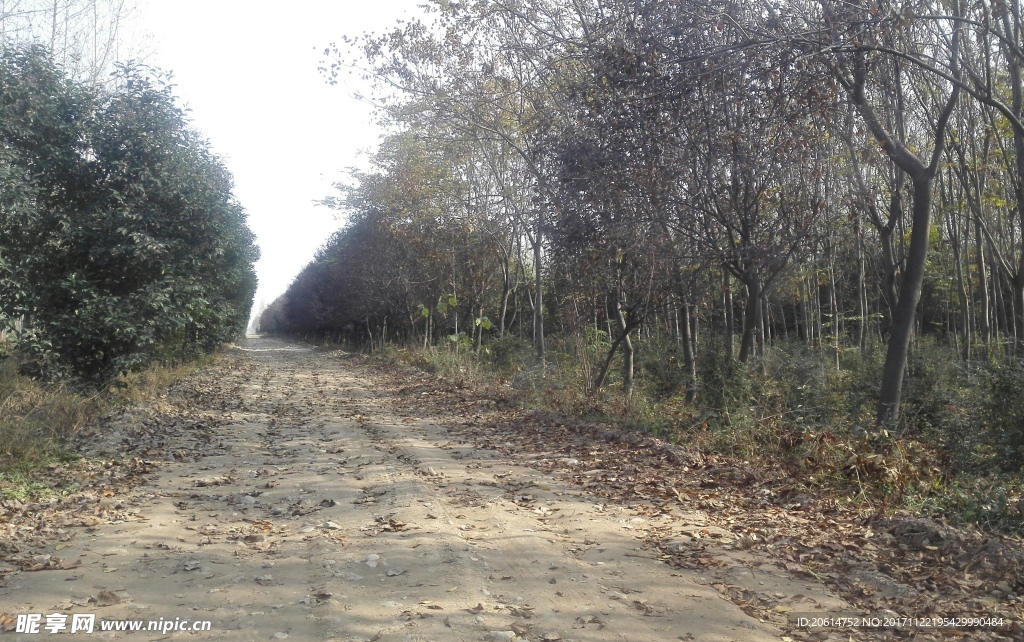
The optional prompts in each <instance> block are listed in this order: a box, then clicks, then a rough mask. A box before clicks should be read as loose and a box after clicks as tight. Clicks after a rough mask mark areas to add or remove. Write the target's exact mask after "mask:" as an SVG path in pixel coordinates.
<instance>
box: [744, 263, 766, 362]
mask: <svg viewBox="0 0 1024 642" xmlns="http://www.w3.org/2000/svg"><path fill="white" fill-rule="evenodd" d="M742 280H743V284H744V285H746V286H747V302H746V306H745V308H746V309H745V311H744V315H743V340H742V343H741V344H740V363H746V362H747V359H749V358H750V355H752V354H753V353H754V349H755V348H756V345H755V344H756V341H757V328H758V326H759V325H760V319H761V279H760V277H759V276H758V274H757V271H756V270H754V271H750V272H746V273H745V274H744V275H743V279H742Z"/></svg>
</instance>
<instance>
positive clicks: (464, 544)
mask: <svg viewBox="0 0 1024 642" xmlns="http://www.w3.org/2000/svg"><path fill="white" fill-rule="evenodd" d="M202 377H205V379H204V382H205V383H203V385H204V386H206V388H207V392H205V393H203V394H200V395H198V396H196V397H195V398H194V399H192V400H191V404H192V407H191V408H190V409H189V411H188V412H190V413H194V414H195V415H197V416H200V417H202V418H203V421H202V422H200V423H201V424H202V428H203V430H204V431H205V432H204V433H203V439H198V440H197V439H196V438H195V435H194V434H192V435H189V434H178V435H177V436H174V435H170V436H169V437H168V438H167V442H166V443H165V444H164V445H163V447H164V448H165V449H166V452H167V453H169V455H168V458H170V459H173V460H174V461H171V462H167V463H165V464H164V465H162V466H160V467H158V469H157V470H156V472H155V473H154V474H152V475H151V476H150V477H149V479H148V480H147V483H146V484H144V485H141V486H138V487H136V488H134V489H133V490H132V491H131V493H130V495H129V496H127V497H114V498H109V499H105V500H103V501H107V502H115V501H116V502H118V506H123V507H127V512H128V513H130V514H131V515H132V516H131V517H128V518H124V519H113V520H106V523H100V524H97V525H95V526H93V527H91V528H89V529H88V530H87V531H86V532H80V533H79V534H78V535H76V536H75V537H73V538H72V539H70V541H69V542H67V543H66V544H65V545H64V548H62V550H61V551H60V553H59V555H60V556H61V557H62V558H66V559H81V561H82V564H81V566H79V567H77V568H72V569H69V570H53V571H46V572H35V573H20V574H17V575H14V576H12V577H10V578H9V581H8V582H7V584H6V585H5V586H3V587H2V588H0V600H2V601H3V602H4V603H5V604H7V605H11V604H17V606H18V609H19V612H37V613H46V614H48V613H52V612H54V611H56V612H60V613H67V614H71V613H89V612H94V613H96V614H97V616H98V617H99V618H101V619H106V620H115V619H132V620H136V619H137V620H147V621H148V620H158V619H160V618H163V619H164V620H174V619H175V618H182V619H188V620H190V621H192V620H208V621H209V622H210V623H211V630H210V631H208V632H203V633H193V632H186V631H179V632H174V631H171V632H169V633H168V634H167V635H166V636H163V635H157V634H155V633H149V634H144V635H149V636H150V639H165V638H169V639H176V638H189V639H214V640H268V639H298V640H338V641H346V642H348V641H357V640H358V641H360V642H363V641H367V640H374V641H378V640H379V641H390V640H396V641H397V640H403V641H406V640H408V641H413V640H435V641H438V642H443V641H449V640H511V639H514V638H516V639H520V640H546V641H553V640H580V641H583V640H593V641H605V640H608V641H612V640H616V641H620V640H636V641H655V642H656V641H662V640H707V641H728V640H743V641H750V642H759V641H762V640H778V639H779V635H780V633H779V632H778V630H777V629H774V628H772V627H771V626H769V625H767V624H764V623H761V622H758V621H756V620H754V619H753V618H751V617H750V616H748V615H746V614H745V613H743V612H742V611H741V610H740V609H739V608H738V607H737V606H736V605H734V604H732V603H731V602H729V601H727V600H725V599H723V597H722V596H721V595H720V593H719V592H718V591H716V590H715V589H714V588H712V587H711V586H710V584H712V583H713V580H711V579H709V578H707V577H704V576H701V575H700V574H698V573H696V572H688V571H681V570H678V569H675V570H674V569H672V568H669V567H668V566H666V565H664V564H662V563H660V562H659V561H658V560H657V559H654V556H653V555H651V554H650V553H648V552H646V551H645V550H643V549H642V548H641V545H640V541H639V539H638V538H637V536H636V534H635V531H636V529H637V528H639V527H640V526H641V525H642V524H640V523H641V522H643V518H640V517H636V516H635V515H634V513H632V512H631V511H630V510H629V509H628V508H626V507H622V506H614V505H611V504H604V503H601V501H599V500H597V499H595V498H593V497H588V496H587V495H586V494H584V493H582V492H581V491H580V490H579V489H576V488H573V487H571V486H568V485H566V484H565V483H563V482H561V481H558V480H556V479H554V478H552V477H550V476H547V475H545V474H544V473H542V472H539V471H537V470H535V469H532V468H530V467H528V466H526V465H524V462H519V461H515V460H513V459H511V458H509V457H507V456H504V455H500V454H499V453H497V452H494V451H487V450H479V449H475V448H473V447H472V446H471V445H469V442H467V441H466V440H464V439H462V438H461V437H460V433H461V431H462V430H463V429H464V426H463V423H464V422H465V421H466V420H465V419H460V418H457V417H454V416H451V417H445V416H437V414H436V413H435V412H424V411H423V409H419V408H417V407H416V406H415V405H410V404H409V403H408V402H406V401H401V400H399V399H398V398H396V397H393V396H391V395H390V394H389V393H388V392H387V391H386V390H385V389H383V388H382V387H377V386H374V385H373V383H372V382H371V381H370V380H368V379H367V378H366V375H365V373H362V371H361V370H360V368H358V367H354V366H353V365H352V364H351V363H349V360H347V359H346V358H344V355H341V354H339V353H332V354H327V353H322V352H316V351H314V350H311V349H309V348H306V347H302V346H298V345H294V344H289V343H286V342H283V341H279V340H275V339H269V338H250V339H248V340H247V341H246V342H244V343H243V344H241V345H240V346H239V347H238V349H237V350H233V351H231V353H230V354H229V355H227V356H226V357H225V358H223V359H221V360H220V362H219V363H218V364H217V365H215V366H214V367H213V368H212V369H211V370H209V371H208V372H207V373H205V374H204V375H202ZM200 387H201V386H200ZM192 425H193V430H194V429H195V428H194V427H195V425H196V424H195V422H193V424H192ZM185 438H188V444H189V445H188V447H187V449H185V450H183V448H185V447H184V446H182V444H183V443H184V442H183V441H182V440H183V439H185ZM176 440H177V441H176ZM174 453H177V456H178V457H182V460H180V461H179V460H178V459H176V458H175V457H174V456H172V455H173V454H174ZM766 579H770V580H771V581H778V582H783V580H781V579H779V578H774V579H772V578H767V577H762V578H761V579H759V580H757V581H759V582H760V584H762V585H764V584H765V581H766ZM763 588H765V589H766V590H768V589H769V587H763ZM779 588H780V589H782V590H784V591H789V592H796V591H801V592H802V593H803V594H805V595H807V596H812V597H814V600H815V602H816V603H817V604H818V605H819V607H820V608H821V610H825V608H827V607H830V606H842V605H841V604H839V603H837V602H835V600H834V599H833V598H830V597H829V596H828V595H827V593H826V592H825V590H824V588H822V587H821V586H815V585H810V584H808V585H806V586H805V585H801V586H783V585H782V584H779ZM830 600H832V601H831V602H830ZM5 608H6V607H5ZM25 637H26V639H28V636H25ZM33 639H34V638H33Z"/></svg>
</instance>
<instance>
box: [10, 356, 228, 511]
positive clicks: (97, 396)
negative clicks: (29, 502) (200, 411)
mask: <svg viewBox="0 0 1024 642" xmlns="http://www.w3.org/2000/svg"><path fill="white" fill-rule="evenodd" d="M212 359H213V357H207V358H204V359H200V360H198V361H195V362H192V363H190V364H186V365H178V366H172V367H164V366H154V367H152V368H149V369H147V370H144V371H142V372H137V373H131V374H129V375H126V376H124V377H122V378H121V379H120V380H118V381H117V382H116V383H115V384H114V385H112V386H111V387H110V388H109V389H107V390H103V391H99V392H82V391H78V390H74V389H72V388H70V387H68V386H66V385H62V384H44V383H40V382H38V381H35V380H33V379H30V378H28V377H25V376H22V375H20V374H19V373H18V364H17V361H16V359H15V358H14V357H7V358H3V357H2V356H0V497H13V498H19V499H29V498H33V497H36V498H38V497H43V496H46V495H48V494H51V493H52V492H56V491H55V489H53V488H50V485H49V482H48V481H47V479H46V475H45V474H43V473H44V472H45V471H44V470H43V469H44V468H45V466H46V465H47V464H52V463H54V462H59V461H69V460H72V459H75V458H77V456H76V454H75V453H74V452H73V451H72V450H70V449H69V448H68V447H67V445H66V444H67V443H68V438H69V437H71V436H72V435H74V434H75V433H76V432H77V431H78V430H79V429H80V428H82V427H83V426H85V425H87V424H89V423H90V422H93V421H96V420H97V419H99V417H100V416H101V415H103V413H105V412H108V411H110V410H111V409H112V408H115V407H123V406H132V405H138V404H142V403H157V402H159V400H160V398H161V396H162V395H163V393H164V392H165V391H166V390H167V389H168V388H169V387H170V386H171V385H173V384H174V383H175V382H177V381H179V380H180V379H182V378H183V377H185V376H187V375H189V374H191V373H193V372H195V371H196V370H198V369H199V368H201V367H203V366H204V365H206V364H208V363H210V362H211V361H212Z"/></svg>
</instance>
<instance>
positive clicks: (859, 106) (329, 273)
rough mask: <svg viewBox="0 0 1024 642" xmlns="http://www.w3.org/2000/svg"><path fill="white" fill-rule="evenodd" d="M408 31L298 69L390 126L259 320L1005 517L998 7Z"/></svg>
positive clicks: (1007, 156) (1010, 320)
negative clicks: (333, 219) (308, 70)
mask: <svg viewBox="0 0 1024 642" xmlns="http://www.w3.org/2000/svg"><path fill="white" fill-rule="evenodd" d="M1014 7H1016V5H1014ZM431 18H432V19H435V20H436V22H434V23H432V24H431V25H426V24H420V23H417V22H415V21H413V22H411V23H403V24H400V25H398V26H397V27H396V28H395V29H394V30H393V31H391V32H389V33H386V34H383V35H367V36H363V37H360V38H355V39H351V40H349V41H347V42H346V43H345V45H344V46H339V47H337V48H334V49H330V50H328V51H327V52H326V53H325V59H324V64H323V68H324V71H325V74H326V77H327V79H328V80H330V81H333V80H335V79H337V78H338V77H339V76H340V75H341V74H344V73H347V72H349V71H351V70H361V71H362V73H365V74H366V75H367V76H368V77H369V78H372V79H375V80H377V81H378V88H379V91H378V95H377V96H376V97H375V98H376V100H377V102H378V104H379V105H380V106H381V108H380V116H381V118H382V120H383V121H384V122H385V123H386V124H388V125H389V126H390V127H391V131H392V132H393V134H392V135H390V136H389V137H388V138H387V139H385V141H384V142H383V143H382V145H381V146H380V148H379V150H378V151H377V153H376V156H375V157H374V159H373V160H374V162H373V166H372V168H371V169H370V170H369V171H366V172H356V173H353V174H352V175H351V177H350V178H349V179H348V180H347V181H345V182H344V183H342V184H340V185H339V193H338V194H337V195H336V196H334V197H331V198H328V199H327V200H326V201H325V202H326V203H327V204H328V205H331V206H333V207H336V208H337V209H338V210H339V212H340V213H342V214H343V215H344V216H345V218H346V224H345V226H344V227H343V228H342V229H341V230H339V231H338V232H337V234H336V235H335V236H334V238H332V239H331V240H330V241H329V242H328V243H326V244H325V245H324V246H323V247H322V248H321V250H320V251H319V252H318V253H317V255H316V256H315V257H314V259H313V261H312V262H311V263H310V264H309V265H308V266H307V268H306V269H305V270H304V271H303V272H302V273H301V274H300V275H299V276H298V277H297V278H296V279H295V281H294V283H293V284H292V287H291V288H290V289H289V291H288V292H287V293H286V294H285V295H284V296H282V297H281V298H280V299H279V300H277V301H275V302H274V303H273V304H271V305H270V306H269V307H268V308H267V309H266V310H264V311H263V312H262V315H261V318H260V327H261V329H262V331H264V332H270V333H281V334H286V335H290V336H296V337H306V338H315V339H317V340H328V341H335V342H344V343H347V344H349V345H353V346H359V347H365V348H368V349H370V350H375V351H377V350H381V349H386V350H387V351H397V353H398V354H401V355H402V358H403V359H407V360H409V361H410V362H412V363H415V364H417V365H419V366H420V367H423V368H425V369H428V370H431V371H435V372H438V373H439V374H441V375H443V376H444V377H446V378H447V379H450V380H452V381H455V382H464V383H467V384H468V383H472V382H475V381H479V380H487V381H493V382H496V383H498V384H500V385H501V386H504V387H505V389H506V390H507V391H509V392H508V394H509V395H512V396H514V397H515V398H516V399H517V400H519V401H520V402H521V403H523V404H525V405H526V406H527V407H532V408H537V409H548V410H559V411H563V412H565V413H568V414H571V415H573V416H578V417H583V418H586V419H593V420H598V421H610V422H615V423H618V424H621V425H623V426H625V427H630V428H634V429H637V430H642V431H645V432H649V433H652V434H655V435H658V436H661V437H664V438H666V439H669V440H672V441H678V442H681V443H686V444H690V445H693V446H695V447H699V448H706V449H710V450H714V451H717V452H721V453H728V454H730V455H732V456H735V457H737V458H740V459H744V460H753V459H756V460H758V461H760V462H762V463H763V464H764V465H770V466H775V467H779V468H781V469H784V471H785V472H786V474H788V475H792V476H794V478H796V479H798V480H799V482H800V484H802V485H803V486H805V487H806V488H807V489H808V490H809V491H811V490H813V491H816V492H823V493H832V494H836V495H837V496H839V497H842V498H844V499H849V500H851V501H859V502H863V503H864V504H865V506H871V507H883V508H898V507H904V508H911V509H914V510H918V511H922V512H925V513H928V514H933V515H940V516H948V517H951V518H955V519H959V520H964V521H969V522H975V523H978V524H981V525H984V526H986V527H990V528H998V529H1002V530H1007V531H1012V532H1020V531H1021V530H1024V518H1022V515H1021V512H1020V491H1021V471H1022V467H1024V368H1022V366H1021V359H1022V357H1024V278H1022V276H1021V268H1020V266H1021V265H1024V245H1022V239H1024V228H1022V225H1024V220H1022V218H1021V216H1020V214H1021V212H1024V187H1022V186H1024V174H1022V171H1024V126H1022V125H1021V123H1022V122H1024V120H1022V116H1024V111H1022V110H1024V99H1022V96H1024V90H1022V89H1021V87H1022V85H1021V82H1022V81H1021V78H1022V77H1024V57H1022V55H1021V51H1022V50H1024V47H1022V42H1021V33H1024V30H1022V29H1021V24H1022V23H1021V22H1020V21H1021V15H1020V12H1019V9H1010V8H1008V5H1007V4H1005V3H1002V2H979V3H974V4H972V5H969V6H968V5H963V4H961V3H958V2H954V3H933V2H928V1H922V2H914V3H911V4H910V5H906V4H905V3H904V4H901V5H899V6H897V5H893V4H891V3H885V2H883V3H839V2H836V3H833V2H822V3H804V2H800V1H799V0H792V1H786V2H779V3H771V7H770V8H769V7H768V5H762V4H756V5H753V4H751V5H744V4H743V3H734V2H717V1H715V0H711V1H709V2H703V1H697V2H683V3H678V2H662V1H660V0H649V1H645V2H617V1H612V2H601V3H588V2H584V3H572V4H571V6H570V5H566V4H565V3H557V2H550V1H549V0H525V1H523V2H515V3H508V2H500V1H493V2H492V1H482V2H468V3H458V4H456V3H447V2H438V3H436V5H434V6H433V15H432V16H431Z"/></svg>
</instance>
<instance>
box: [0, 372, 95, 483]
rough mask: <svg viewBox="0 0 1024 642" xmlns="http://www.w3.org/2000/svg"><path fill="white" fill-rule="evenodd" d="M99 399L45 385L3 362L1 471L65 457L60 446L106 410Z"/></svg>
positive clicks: (0, 433) (57, 386)
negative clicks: (24, 375) (20, 373)
mask: <svg viewBox="0 0 1024 642" xmlns="http://www.w3.org/2000/svg"><path fill="white" fill-rule="evenodd" d="M103 406H104V404H103V402H102V401H101V400H100V399H99V397H98V396H97V395H85V394H82V393H80V392H76V391H73V390H71V389H69V388H67V387H66V386H63V385H43V384H41V383H39V382H37V381H33V380H31V379H29V378H27V377H23V376H21V375H19V374H18V366H17V363H16V362H15V360H14V359H13V358H8V359H5V360H3V361H2V362H0V469H6V468H9V467H24V466H26V465H27V466H29V467H31V466H32V465H33V464H39V463H43V462H45V461H48V460H50V459H52V458H54V457H62V456H65V455H66V453H64V452H63V449H62V447H61V443H62V442H63V441H64V440H65V439H66V438H67V437H68V436H69V435H71V434H73V433H74V432H75V431H76V430H78V429H79V428H80V427H82V426H83V425H84V424H85V423H86V422H88V421H90V420H92V419H94V418H96V417H97V416H98V415H99V414H100V413H101V412H102V410H103Z"/></svg>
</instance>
